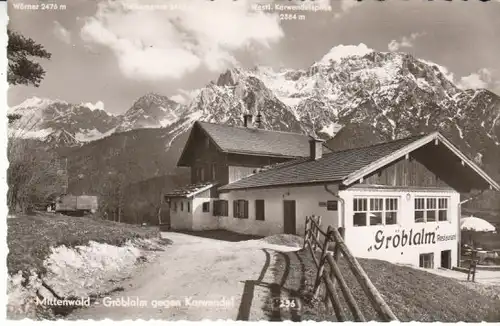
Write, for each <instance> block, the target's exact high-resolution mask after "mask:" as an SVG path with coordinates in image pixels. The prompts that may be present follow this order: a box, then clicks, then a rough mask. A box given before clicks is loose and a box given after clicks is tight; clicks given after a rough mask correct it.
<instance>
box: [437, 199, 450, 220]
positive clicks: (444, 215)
mask: <svg viewBox="0 0 500 326" xmlns="http://www.w3.org/2000/svg"><path fill="white" fill-rule="evenodd" d="M438 220H439V221H447V220H448V198H439V200H438Z"/></svg>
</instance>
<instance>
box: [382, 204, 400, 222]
mask: <svg viewBox="0 0 500 326" xmlns="http://www.w3.org/2000/svg"><path fill="white" fill-rule="evenodd" d="M397 217H398V199H397V198H386V199H385V224H386V225H391V224H396V221H397Z"/></svg>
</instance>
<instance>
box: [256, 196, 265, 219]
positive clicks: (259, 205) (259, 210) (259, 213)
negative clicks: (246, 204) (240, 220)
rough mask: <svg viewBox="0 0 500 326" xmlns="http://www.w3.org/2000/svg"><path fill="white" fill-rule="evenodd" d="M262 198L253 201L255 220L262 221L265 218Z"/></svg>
mask: <svg viewBox="0 0 500 326" xmlns="http://www.w3.org/2000/svg"><path fill="white" fill-rule="evenodd" d="M264 212H265V209H264V199H257V200H256V201H255V219H256V220H257V221H264V219H265V213H264Z"/></svg>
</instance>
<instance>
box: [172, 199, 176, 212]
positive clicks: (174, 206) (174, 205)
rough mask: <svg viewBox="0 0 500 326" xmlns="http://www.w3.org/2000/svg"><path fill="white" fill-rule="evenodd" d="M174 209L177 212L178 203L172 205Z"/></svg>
mask: <svg viewBox="0 0 500 326" xmlns="http://www.w3.org/2000/svg"><path fill="white" fill-rule="evenodd" d="M172 209H173V210H174V212H177V202H176V201H174V202H173V203H172Z"/></svg>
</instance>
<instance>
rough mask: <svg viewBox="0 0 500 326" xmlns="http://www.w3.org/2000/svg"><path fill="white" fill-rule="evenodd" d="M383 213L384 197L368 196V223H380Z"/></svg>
mask: <svg viewBox="0 0 500 326" xmlns="http://www.w3.org/2000/svg"><path fill="white" fill-rule="evenodd" d="M383 213H384V199H383V198H370V214H369V216H370V225H381V224H382V214H383Z"/></svg>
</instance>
